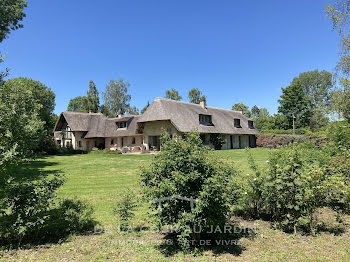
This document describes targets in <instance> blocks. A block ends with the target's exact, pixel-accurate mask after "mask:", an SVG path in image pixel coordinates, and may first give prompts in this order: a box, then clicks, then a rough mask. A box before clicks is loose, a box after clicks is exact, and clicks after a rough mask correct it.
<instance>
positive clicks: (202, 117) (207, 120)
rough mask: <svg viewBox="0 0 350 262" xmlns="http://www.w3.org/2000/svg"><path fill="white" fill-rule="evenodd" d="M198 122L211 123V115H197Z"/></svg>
mask: <svg viewBox="0 0 350 262" xmlns="http://www.w3.org/2000/svg"><path fill="white" fill-rule="evenodd" d="M199 123H200V124H202V125H212V124H213V123H212V122H211V115H199Z"/></svg>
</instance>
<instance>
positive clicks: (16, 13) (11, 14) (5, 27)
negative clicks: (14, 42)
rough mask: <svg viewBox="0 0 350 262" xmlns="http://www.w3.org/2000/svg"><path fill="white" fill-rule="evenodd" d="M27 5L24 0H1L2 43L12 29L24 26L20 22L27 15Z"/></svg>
mask: <svg viewBox="0 0 350 262" xmlns="http://www.w3.org/2000/svg"><path fill="white" fill-rule="evenodd" d="M25 7H27V1H24V0H1V1H0V43H1V42H2V41H3V40H4V39H5V38H7V35H8V34H9V33H10V31H11V30H16V29H19V28H22V27H23V25H22V24H20V22H21V21H22V19H23V18H24V17H25V16H26V15H25V13H24V12H23V9H24V8H25Z"/></svg>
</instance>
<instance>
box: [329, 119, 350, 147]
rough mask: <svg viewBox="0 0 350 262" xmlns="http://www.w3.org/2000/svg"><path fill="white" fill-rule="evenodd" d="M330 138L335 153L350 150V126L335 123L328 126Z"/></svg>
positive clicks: (343, 123) (345, 123) (344, 123)
mask: <svg viewBox="0 0 350 262" xmlns="http://www.w3.org/2000/svg"><path fill="white" fill-rule="evenodd" d="M328 137H329V138H330V139H331V140H332V142H333V145H334V146H335V148H334V153H337V152H347V151H348V150H350V124H348V123H347V122H345V121H343V122H334V123H332V124H330V125H329V126H328Z"/></svg>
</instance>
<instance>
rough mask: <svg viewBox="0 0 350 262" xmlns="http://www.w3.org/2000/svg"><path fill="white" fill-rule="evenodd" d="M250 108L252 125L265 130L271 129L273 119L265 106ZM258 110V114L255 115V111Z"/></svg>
mask: <svg viewBox="0 0 350 262" xmlns="http://www.w3.org/2000/svg"><path fill="white" fill-rule="evenodd" d="M253 109H254V107H253V108H252V115H253V117H254V119H255V122H254V126H255V127H256V128H257V129H258V130H260V131H261V130H267V129H273V121H272V117H271V116H270V113H269V111H268V110H267V109H266V108H261V109H259V108H258V110H253ZM258 111H259V113H258V115H257V116H256V113H257V112H258ZM253 112H254V114H253Z"/></svg>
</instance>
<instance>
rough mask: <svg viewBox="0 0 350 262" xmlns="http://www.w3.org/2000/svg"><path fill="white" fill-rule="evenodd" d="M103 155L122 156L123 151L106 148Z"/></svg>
mask: <svg viewBox="0 0 350 262" xmlns="http://www.w3.org/2000/svg"><path fill="white" fill-rule="evenodd" d="M103 153H106V154H116V155H120V154H122V151H121V150H111V149H109V148H106V149H104V150H103Z"/></svg>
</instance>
